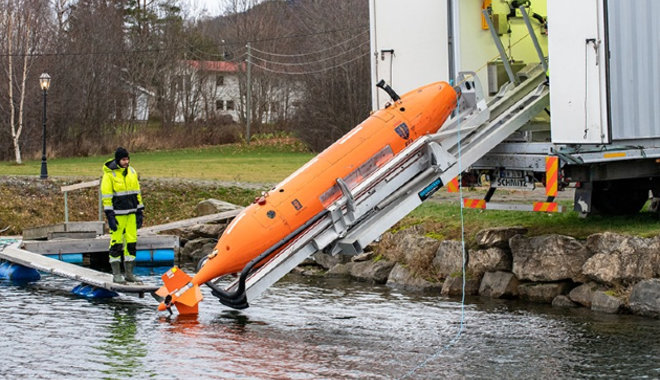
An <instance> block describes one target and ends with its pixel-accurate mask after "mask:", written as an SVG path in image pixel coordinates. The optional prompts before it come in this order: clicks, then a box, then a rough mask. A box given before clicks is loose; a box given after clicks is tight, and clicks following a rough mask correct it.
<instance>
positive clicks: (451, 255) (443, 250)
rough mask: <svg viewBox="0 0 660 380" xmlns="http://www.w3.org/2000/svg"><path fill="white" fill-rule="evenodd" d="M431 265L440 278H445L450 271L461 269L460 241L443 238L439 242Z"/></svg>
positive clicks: (461, 252)
mask: <svg viewBox="0 0 660 380" xmlns="http://www.w3.org/2000/svg"><path fill="white" fill-rule="evenodd" d="M433 267H434V268H435V270H436V271H437V273H438V276H440V278H447V277H449V276H450V275H451V274H452V273H457V272H458V273H460V272H462V271H463V249H462V244H461V242H460V241H454V240H445V241H443V242H440V244H439V246H438V249H437V250H436V252H435V257H434V258H433Z"/></svg>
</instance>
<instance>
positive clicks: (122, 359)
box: [98, 306, 154, 379]
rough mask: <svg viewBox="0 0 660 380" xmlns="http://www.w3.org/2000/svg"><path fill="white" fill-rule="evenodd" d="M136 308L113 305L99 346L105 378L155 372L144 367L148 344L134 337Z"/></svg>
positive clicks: (140, 375) (136, 329)
mask: <svg viewBox="0 0 660 380" xmlns="http://www.w3.org/2000/svg"><path fill="white" fill-rule="evenodd" d="M137 312H138V308H137V307H130V306H129V307H126V306H117V307H114V308H113V315H112V321H111V322H110V324H109V326H108V327H107V329H108V333H109V334H108V335H107V337H106V338H105V339H103V341H102V343H103V344H102V345H101V346H100V347H98V349H99V351H100V352H101V353H102V358H103V359H104V360H102V363H103V364H105V365H106V366H107V369H104V370H103V371H102V372H103V373H104V374H105V375H107V377H106V378H108V379H116V378H118V377H121V378H137V377H148V375H149V374H151V375H153V374H154V373H153V372H151V371H150V370H147V369H146V368H145V367H144V366H143V360H142V359H143V358H145V357H146V356H147V346H146V344H145V343H144V342H142V341H141V340H140V339H138V338H137V332H138V320H137Z"/></svg>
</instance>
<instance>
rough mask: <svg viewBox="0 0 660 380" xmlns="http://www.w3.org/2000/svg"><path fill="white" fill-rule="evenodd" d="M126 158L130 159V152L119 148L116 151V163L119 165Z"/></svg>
mask: <svg viewBox="0 0 660 380" xmlns="http://www.w3.org/2000/svg"><path fill="white" fill-rule="evenodd" d="M124 157H128V151H127V150H126V149H124V148H122V147H119V148H117V150H116V151H115V161H116V162H117V163H119V160H121V159H122V158H124Z"/></svg>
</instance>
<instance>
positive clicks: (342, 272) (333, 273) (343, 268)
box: [326, 262, 355, 277]
mask: <svg viewBox="0 0 660 380" xmlns="http://www.w3.org/2000/svg"><path fill="white" fill-rule="evenodd" d="M353 265H355V263H353V262H348V263H339V264H337V265H335V266H333V267H332V268H330V270H328V272H327V273H326V276H328V277H350V275H351V268H352V267H353Z"/></svg>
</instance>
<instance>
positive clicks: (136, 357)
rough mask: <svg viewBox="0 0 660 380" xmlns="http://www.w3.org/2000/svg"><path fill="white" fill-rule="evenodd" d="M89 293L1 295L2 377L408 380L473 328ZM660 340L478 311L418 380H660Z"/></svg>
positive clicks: (425, 313) (346, 300)
mask: <svg viewBox="0 0 660 380" xmlns="http://www.w3.org/2000/svg"><path fill="white" fill-rule="evenodd" d="M153 276H157V274H153ZM154 279H155V277H154ZM75 285H76V284H72V283H71V281H69V280H66V279H59V278H54V277H53V276H45V278H44V279H43V280H42V281H40V282H39V283H37V284H34V285H31V286H28V287H27V288H22V287H18V286H15V285H11V284H9V283H4V282H0V306H1V307H2V308H3V310H6V312H4V313H0V331H2V332H3V339H4V340H3V341H4V342H5V344H0V357H2V358H3V365H2V366H0V378H102V377H106V378H157V379H172V378H192V379H197V378H203V379H215V378H217V379H227V378H240V379H271V378H296V379H317V378H323V379H347V378H368V379H380V378H383V379H385V378H397V377H400V376H403V375H404V374H406V373H408V372H409V371H410V370H411V369H412V368H414V367H415V366H416V365H418V364H419V363H421V362H422V361H424V360H425V359H426V358H428V357H430V356H431V355H434V354H435V353H438V350H439V349H441V348H443V347H445V346H446V345H447V343H448V342H449V341H450V340H451V339H452V338H453V337H454V336H455V334H456V332H457V331H458V328H459V323H460V318H461V305H460V303H459V302H457V301H456V300H450V299H445V298H440V297H435V296H428V295H418V294H414V293H403V292H399V291H397V290H392V289H388V288H386V287H381V286H373V285H370V284H360V283H352V282H348V283H347V282H343V281H332V280H326V279H309V278H300V277H293V276H292V277H288V278H285V279H284V280H283V281H280V282H278V283H276V284H275V286H274V287H273V288H272V289H271V290H269V291H268V292H266V293H265V294H264V297H263V298H261V299H259V300H258V302H254V304H253V305H252V307H250V308H249V309H246V310H241V311H238V310H231V309H227V308H226V307H224V306H222V305H220V304H219V303H218V302H217V301H216V300H215V299H214V298H213V296H211V295H210V291H209V290H208V289H207V288H205V287H204V288H202V292H203V293H204V297H205V301H204V302H203V304H202V305H201V307H200V314H199V315H198V316H180V315H177V314H175V315H173V316H165V315H158V314H157V313H156V306H157V302H155V301H154V300H153V299H150V298H144V299H139V298H135V297H125V296H121V297H119V298H117V299H113V300H110V301H105V302H98V301H90V300H87V299H82V298H79V297H74V296H72V295H71V294H70V289H71V288H72V287H73V286H75ZM659 336H660V321H659V320H651V319H645V318H638V317H633V316H626V315H619V316H611V315H604V314H596V313H592V312H590V311H588V310H563V309H556V308H552V307H549V306H540V305H530V304H526V303H517V302H511V301H497V300H495V301H493V300H484V299H480V298H473V299H469V300H468V304H467V305H466V307H465V330H464V332H463V335H462V336H461V338H460V340H459V341H458V342H456V343H455V344H454V345H453V346H451V348H449V349H447V350H445V351H443V352H440V354H439V355H437V357H434V359H433V360H431V361H429V362H428V363H427V365H425V366H424V367H423V368H420V369H419V370H418V371H416V372H415V373H414V376H412V377H411V378H415V379H417V378H422V379H426V378H428V379H438V378H461V377H467V378H562V379H563V378H597V377H606V378H607V377H618V378H660V364H658V363H660V341H659V340H658V337H659Z"/></svg>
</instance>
